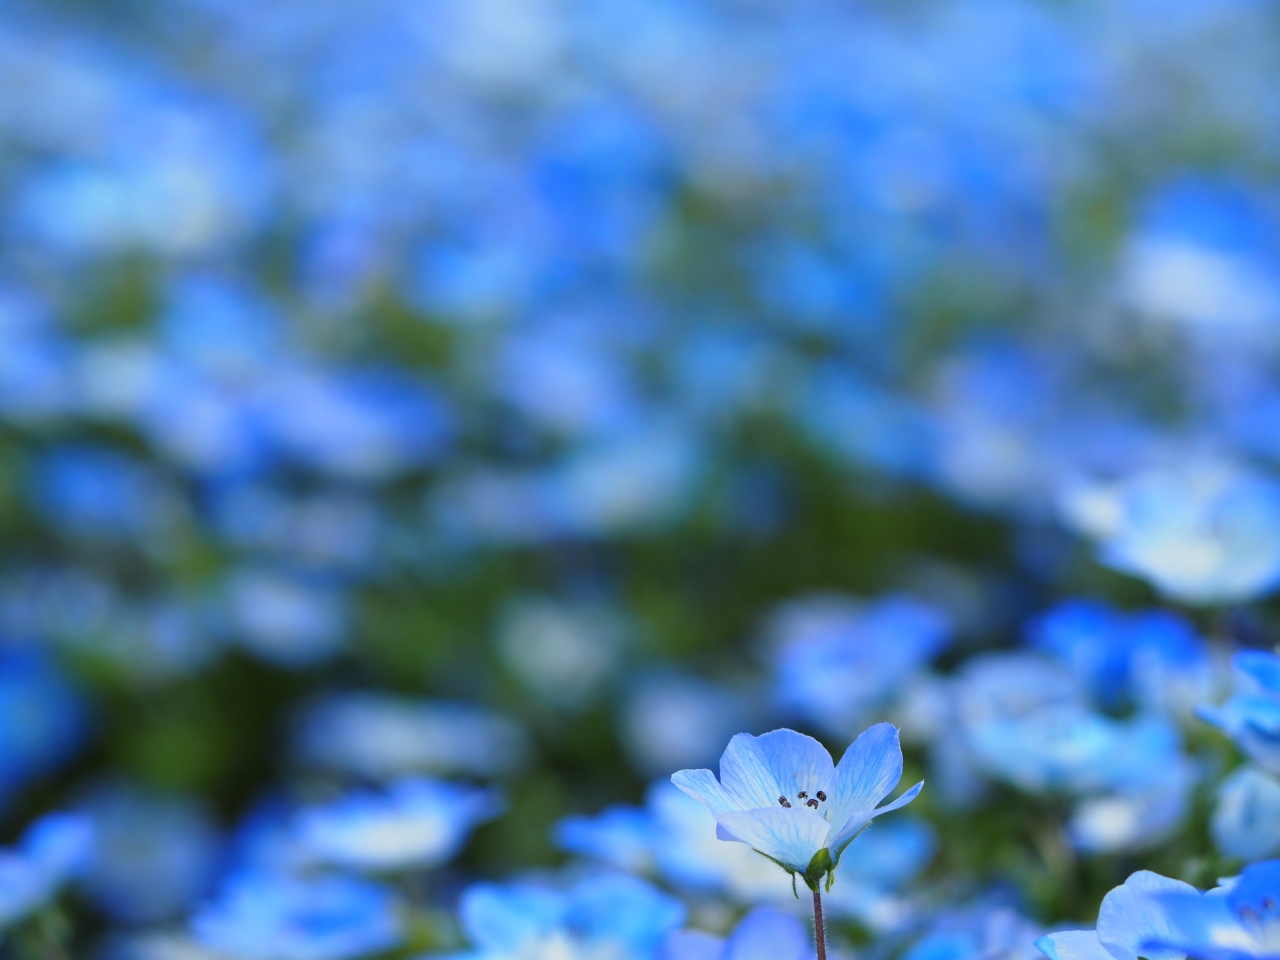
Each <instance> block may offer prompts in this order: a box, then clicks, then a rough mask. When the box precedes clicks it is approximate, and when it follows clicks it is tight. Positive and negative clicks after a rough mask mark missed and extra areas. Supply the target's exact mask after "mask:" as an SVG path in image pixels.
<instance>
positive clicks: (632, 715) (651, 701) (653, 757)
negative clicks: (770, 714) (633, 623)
mask: <svg viewBox="0 0 1280 960" xmlns="http://www.w3.org/2000/svg"><path fill="white" fill-rule="evenodd" d="M619 713H620V726H621V733H622V742H623V746H625V747H626V749H627V753H628V755H629V756H630V758H631V761H632V763H634V764H635V765H636V767H638V768H639V769H640V770H643V771H647V772H649V773H652V774H659V773H670V772H671V771H672V770H675V769H679V768H680V767H684V766H688V765H690V764H696V763H710V762H711V761H713V760H714V759H715V757H716V754H717V752H718V751H719V750H720V744H722V743H724V742H725V740H726V739H728V738H729V737H731V736H733V732H734V731H735V730H741V729H742V727H743V726H744V725H745V721H746V719H747V718H748V717H749V716H751V715H752V713H753V711H752V709H751V705H750V700H749V697H748V695H747V694H746V693H745V692H743V691H740V690H735V689H733V688H732V687H729V686H727V685H724V684H716V683H710V682H708V681H706V680H703V679H701V678H700V677H693V676H687V675H683V674H678V673H673V672H670V671H662V672H655V673H648V674H643V675H641V676H640V677H638V678H636V680H635V681H634V683H633V685H632V686H631V687H630V689H629V690H628V691H627V695H626V699H625V701H624V702H623V703H622V704H621V705H620V707H619Z"/></svg>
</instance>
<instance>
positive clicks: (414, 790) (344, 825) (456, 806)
mask: <svg viewBox="0 0 1280 960" xmlns="http://www.w3.org/2000/svg"><path fill="white" fill-rule="evenodd" d="M501 807H502V805H501V801H500V800H499V798H498V795H497V793H496V792H495V791H493V790H484V789H477V788H475V787H469V786H466V785H465V784H458V783H449V782H447V781H444V780H429V779H425V778H421V779H419V778H412V779H405V780H400V781H398V782H396V783H393V784H391V785H390V786H389V787H388V788H387V789H386V790H385V791H382V792H377V793H373V792H368V793H365V792H359V793H352V794H350V795H348V796H345V797H343V798H341V799H339V800H337V801H335V802H333V803H331V804H328V805H327V806H321V807H313V808H311V809H308V810H304V811H303V812H302V813H301V814H300V816H299V818H298V826H297V836H298V840H299V842H300V843H301V844H302V846H303V847H304V848H305V849H306V850H308V851H309V852H310V853H311V854H312V855H313V856H314V857H316V858H317V859H318V860H320V861H322V862H324V863H331V864H334V865H337V866H340V867H348V868H353V869H359V870H404V869H408V868H410V867H433V866H436V865H437V864H440V863H444V862H446V861H447V860H450V859H452V858H453V856H454V855H455V854H457V852H458V851H459V850H460V849H461V847H462V845H463V844H464V843H465V842H466V839H467V837H468V836H469V835H470V833H471V830H472V829H473V828H474V827H475V826H476V825H477V824H480V823H483V822H484V821H486V820H490V819H492V818H493V817H495V816H497V815H498V813H499V812H500V810H501Z"/></svg>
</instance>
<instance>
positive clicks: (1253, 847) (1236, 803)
mask: <svg viewBox="0 0 1280 960" xmlns="http://www.w3.org/2000/svg"><path fill="white" fill-rule="evenodd" d="M1209 826H1210V831H1211V832H1212V834H1213V842H1214V843H1215V844H1216V845H1217V847H1218V849H1219V850H1221V851H1222V852H1223V853H1225V854H1226V855H1227V856H1229V857H1239V858H1241V859H1246V860H1256V859H1257V858H1259V857H1271V856H1275V855H1276V854H1277V853H1280V779H1277V778H1276V777H1274V776H1272V775H1271V774H1269V773H1267V772H1266V771H1264V770H1259V769H1258V768H1257V767H1248V766H1246V767H1241V768H1240V769H1239V770H1237V771H1235V773H1233V774H1231V776H1229V777H1227V779H1226V780H1224V781H1223V782H1222V785H1221V786H1219V787H1218V795H1217V803H1216V804H1215V805H1214V808H1213V819H1212V820H1211V821H1210V824H1209Z"/></svg>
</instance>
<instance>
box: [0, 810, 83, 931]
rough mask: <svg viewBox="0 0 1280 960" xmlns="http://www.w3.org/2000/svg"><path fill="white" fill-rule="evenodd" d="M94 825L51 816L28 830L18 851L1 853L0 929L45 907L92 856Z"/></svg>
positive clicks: (73, 817)
mask: <svg viewBox="0 0 1280 960" xmlns="http://www.w3.org/2000/svg"><path fill="white" fill-rule="evenodd" d="M93 843H94V830H93V824H92V823H90V822H89V820H88V819H86V818H85V817H82V816H80V815H78V814H72V813H51V814H48V815H47V816H45V817H42V818H41V819H39V820H37V821H36V822H35V823H33V824H32V825H31V826H30V827H28V828H27V831H26V833H24V834H23V835H22V840H21V841H20V842H19V844H18V846H17V847H14V848H11V849H7V850H2V851H0V929H3V928H4V927H7V926H10V925H11V924H13V923H15V922H16V921H18V920H21V919H23V918H24V917H26V916H28V915H29V914H31V913H32V912H34V911H35V910H38V909H39V908H40V907H42V906H44V904H45V903H47V902H48V901H49V900H51V899H52V898H53V897H54V896H55V895H56V894H57V892H58V890H59V889H60V888H61V887H62V885H63V884H65V883H66V882H67V881H68V880H70V879H72V878H73V877H75V876H77V875H78V874H79V873H80V871H81V870H83V869H84V866H85V864H86V863H87V862H88V860H89V858H90V857H91V856H92V851H93Z"/></svg>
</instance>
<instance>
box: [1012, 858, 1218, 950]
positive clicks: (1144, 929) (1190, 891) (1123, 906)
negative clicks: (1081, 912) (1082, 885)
mask: <svg viewBox="0 0 1280 960" xmlns="http://www.w3.org/2000/svg"><path fill="white" fill-rule="evenodd" d="M1167 894H1176V895H1186V896H1190V897H1193V898H1198V897H1199V896H1200V894H1199V893H1198V892H1197V891H1196V888H1195V887H1193V886H1191V885H1190V884H1187V883H1183V882H1182V881H1181V880H1171V879H1169V878H1168V877H1162V876H1160V875H1159V874H1158V873H1152V872H1151V871H1149V870H1139V871H1138V872H1137V873H1134V874H1132V875H1131V876H1130V877H1129V879H1128V880H1126V881H1125V882H1124V883H1123V884H1121V885H1120V886H1118V887H1116V888H1115V889H1113V890H1112V891H1111V892H1110V893H1108V894H1107V895H1106V896H1105V897H1103V898H1102V906H1101V907H1100V908H1099V910H1098V924H1097V929H1096V930H1066V931H1062V932H1060V933H1050V934H1047V935H1046V936H1044V937H1041V938H1040V939H1039V940H1037V941H1036V946H1037V947H1039V948H1040V950H1041V951H1042V952H1043V953H1044V955H1045V956H1047V957H1048V958H1049V960H1138V958H1139V957H1143V958H1145V960H1177V958H1178V956H1179V954H1180V951H1171V950H1156V951H1155V952H1152V949H1151V946H1152V945H1153V943H1154V942H1155V941H1157V940H1160V939H1162V938H1164V937H1166V936H1169V935H1171V934H1170V927H1169V917H1168V915H1167V913H1166V911H1165V910H1164V909H1163V907H1162V906H1161V904H1160V902H1159V899H1158V898H1159V897H1161V896H1163V895H1167Z"/></svg>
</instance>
